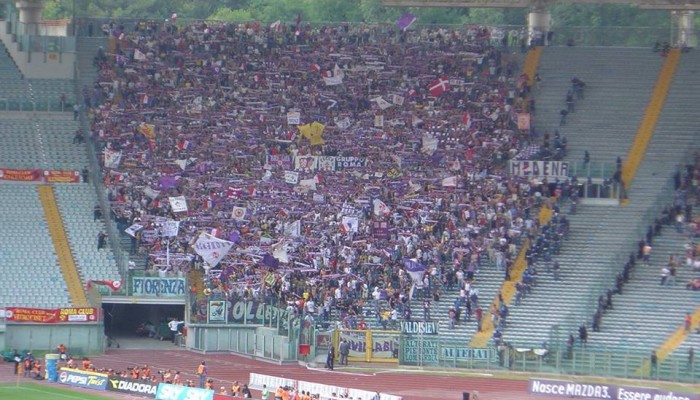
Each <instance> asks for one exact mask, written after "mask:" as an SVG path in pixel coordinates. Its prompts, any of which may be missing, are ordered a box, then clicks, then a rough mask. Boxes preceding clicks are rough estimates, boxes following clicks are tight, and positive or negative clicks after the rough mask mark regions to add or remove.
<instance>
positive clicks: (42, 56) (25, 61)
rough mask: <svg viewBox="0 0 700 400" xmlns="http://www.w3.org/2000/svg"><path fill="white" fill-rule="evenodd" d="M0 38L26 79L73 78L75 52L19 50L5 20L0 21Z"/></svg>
mask: <svg viewBox="0 0 700 400" xmlns="http://www.w3.org/2000/svg"><path fill="white" fill-rule="evenodd" d="M0 40H2V42H3V43H4V44H5V47H7V51H8V52H9V53H10V56H11V57H12V59H13V60H14V61H15V63H17V67H18V68H19V69H20V71H22V73H23V74H24V76H25V78H28V79H73V77H74V74H75V60H76V53H75V52H63V53H55V52H26V51H20V50H19V49H18V48H17V47H18V46H17V43H16V42H15V41H13V38H12V35H11V34H9V33H8V29H7V21H0Z"/></svg>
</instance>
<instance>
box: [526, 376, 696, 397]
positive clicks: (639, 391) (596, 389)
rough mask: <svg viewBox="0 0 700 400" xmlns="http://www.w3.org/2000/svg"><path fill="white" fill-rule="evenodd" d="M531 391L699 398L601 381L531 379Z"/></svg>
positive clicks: (572, 395)
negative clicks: (602, 382) (581, 381)
mask: <svg viewBox="0 0 700 400" xmlns="http://www.w3.org/2000/svg"><path fill="white" fill-rule="evenodd" d="M529 389H530V390H529V391H530V393H533V394H538V395H539V394H542V395H551V396H557V397H570V398H585V399H612V400H632V399H635V400H637V399H639V400H643V399H644V400H646V399H649V400H651V399H673V400H699V399H700V395H699V394H695V393H684V392H674V391H671V390H663V389H657V388H642V387H633V386H615V385H608V384H601V383H580V382H571V381H555V380H551V379H535V378H531V379H530V384H529Z"/></svg>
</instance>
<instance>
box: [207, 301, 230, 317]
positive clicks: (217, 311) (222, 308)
mask: <svg viewBox="0 0 700 400" xmlns="http://www.w3.org/2000/svg"><path fill="white" fill-rule="evenodd" d="M212 321H214V322H223V321H226V302H225V301H223V300H210V301H209V322H212Z"/></svg>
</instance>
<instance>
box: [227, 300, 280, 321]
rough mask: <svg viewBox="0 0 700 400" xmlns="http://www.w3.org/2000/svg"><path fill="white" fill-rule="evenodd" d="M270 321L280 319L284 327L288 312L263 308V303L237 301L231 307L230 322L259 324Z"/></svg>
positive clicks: (269, 307) (274, 308)
mask: <svg viewBox="0 0 700 400" xmlns="http://www.w3.org/2000/svg"><path fill="white" fill-rule="evenodd" d="M271 319H275V320H276V319H280V320H281V324H282V326H286V325H287V324H288V319H289V311H287V310H284V309H281V308H277V307H272V306H268V307H264V304H263V303H259V302H257V301H238V302H236V303H233V306H231V322H235V323H240V324H242V323H243V322H244V321H247V322H248V323H254V324H255V323H260V324H261V323H263V322H264V321H269V320H271Z"/></svg>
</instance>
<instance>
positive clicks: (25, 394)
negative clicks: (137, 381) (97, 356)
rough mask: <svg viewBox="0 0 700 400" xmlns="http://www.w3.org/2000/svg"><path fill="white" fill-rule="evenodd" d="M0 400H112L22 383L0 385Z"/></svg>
mask: <svg viewBox="0 0 700 400" xmlns="http://www.w3.org/2000/svg"><path fill="white" fill-rule="evenodd" d="M0 399H8V400H10V399H13V400H14V399H17V400H111V399H110V398H109V397H104V396H98V395H95V394H88V393H80V392H75V391H72V390H68V389H63V388H61V387H58V386H47V385H37V384H34V383H25V382H21V383H20V384H19V385H14V384H2V385H0Z"/></svg>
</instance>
